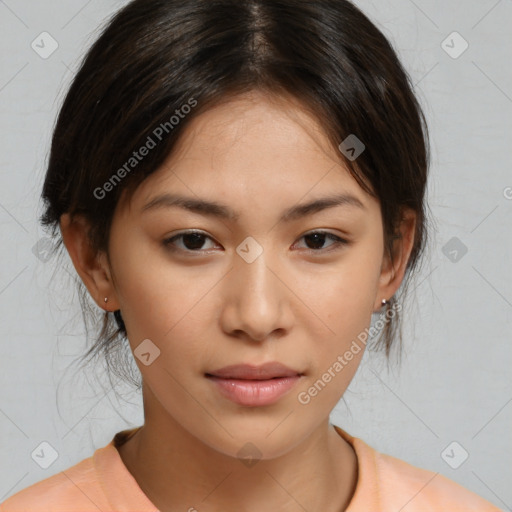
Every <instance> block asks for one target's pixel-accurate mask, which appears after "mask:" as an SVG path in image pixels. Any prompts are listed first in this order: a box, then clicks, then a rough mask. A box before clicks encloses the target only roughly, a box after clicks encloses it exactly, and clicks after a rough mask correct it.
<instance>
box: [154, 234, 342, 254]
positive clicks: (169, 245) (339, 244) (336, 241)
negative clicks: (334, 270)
mask: <svg viewBox="0 0 512 512" xmlns="http://www.w3.org/2000/svg"><path fill="white" fill-rule="evenodd" d="M194 234H196V235H202V236H203V237H204V238H209V239H210V240H212V238H211V237H209V236H208V235H205V234H204V233H202V232H201V231H183V232H182V233H179V234H177V235H174V236H173V237H171V238H167V239H165V240H164V241H163V245H164V246H165V247H166V248H167V249H169V250H170V251H172V252H182V253H201V252H205V250H201V249H200V250H192V249H181V248H177V247H175V246H173V242H174V241H175V240H177V239H179V238H183V237H184V236H186V235H194ZM317 234H319V235H326V237H327V238H329V239H331V240H332V241H333V242H334V243H333V244H331V245H330V246H329V247H328V248H327V249H306V250H307V251H308V252H310V253H326V252H330V251H332V250H336V249H341V248H342V247H343V246H345V245H348V244H349V243H350V242H349V241H348V240H345V239H343V238H340V237H339V236H336V235H334V234H333V233H329V232H328V231H321V230H319V231H310V232H309V233H306V234H305V235H302V236H301V237H300V239H302V238H304V237H306V236H310V235H317ZM300 239H299V240H300Z"/></svg>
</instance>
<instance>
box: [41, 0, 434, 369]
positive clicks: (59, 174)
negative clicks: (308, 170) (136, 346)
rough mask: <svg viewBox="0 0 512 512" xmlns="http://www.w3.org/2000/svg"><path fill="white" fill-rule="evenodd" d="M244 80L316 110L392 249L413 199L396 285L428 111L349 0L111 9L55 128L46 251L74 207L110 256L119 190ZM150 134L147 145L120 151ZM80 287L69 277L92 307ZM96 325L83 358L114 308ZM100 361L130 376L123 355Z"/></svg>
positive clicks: (192, 1)
mask: <svg viewBox="0 0 512 512" xmlns="http://www.w3.org/2000/svg"><path fill="white" fill-rule="evenodd" d="M255 89H257V90H261V91H264V92H266V93H268V94H269V95H270V94H274V95H275V94H277V95H283V96H288V97H292V98H295V99H296V100H298V101H299V102H300V104H301V105H302V106H303V108H304V109H306V110H307V111H308V112H310V113H311V114H312V115H314V116H315V118H316V119H318V121H319V122H320V124H321V126H322V127H323V129H324V131H325V133H326V135H327V136H328V138H329V140H330V141H331V143H332V145H333V147H335V148H336V149H337V151H338V154H339V158H340V162H342V163H343V164H345V165H346V166H347V168H348V169H349V170H350V172H351V174H352V175H353V176H354V178H355V179H356V180H357V181H358V183H359V184H360V185H361V187H363V189H364V190H366V191H367V192H368V193H370V194H372V195H373V196H374V197H376V198H378V200H379V202H380V206H381V212H382V218H383V228H384V239H385V244H386V250H387V251H389V254H390V255H391V256H392V255H393V240H394V237H395V235H396V233H397V228H398V225H399V222H400V218H401V209H402V208H403V207H408V208H412V209H413V210H414V211H415V212H416V214H417V225H416V233H415V242H414V247H413V250H412V254H411V256H410V259H409V262H408V265H407V272H406V278H405V279H404V283H402V286H401V287H400V292H401V293H404V292H405V288H406V286H407V283H408V281H409V276H410V271H411V269H413V268H414V267H417V266H418V262H419V260H420V256H421V255H422V253H423V250H424V246H425V242H426V234H427V230H426V225H427V223H426V205H425V202H424V195H425V189H426V182H427V171H428V167H429V145H428V131H427V124H426V121H425V117H424V114H423V112H422V110H421V107H420V105H419V102H418V101H417V99H416V97H415V94H414V92H413V89H414V88H413V85H412V83H411V79H410V77H409V76H408V74H407V72H406V71H405V70H404V68H403V67H402V65H401V63H400V61H399V59H398V57H397V54H396V53H395V51H394V49H393V47H392V45H391V44H390V42H389V41H388V40H387V39H386V37H385V36H384V35H383V33H382V32H381V31H380V30H379V29H378V28H377V27H376V26H375V25H374V24H373V23H372V22H371V21H370V20H369V19H368V18H367V17H366V16H365V15H364V14H363V13H362V12H361V11H360V10H359V9H358V8H357V7H355V6H354V5H353V4H352V3H350V2H349V1H347V0H243V1H240V0H134V1H131V2H130V3H128V4H127V5H126V6H125V7H124V8H122V9H121V10H120V11H119V12H118V13H116V14H115V15H114V16H113V18H112V19H111V20H110V21H109V22H108V24H107V26H106V28H105V29H104V30H103V31H102V33H101V35H100V37H99V38H98V39H97V41H96V42H95V43H94V44H93V46H92V47H91V48H90V50H89V51H88V53H87V55H86V56H85V58H84V60H83V62H82V64H81V67H80V69H79V71H78V72H77V74H76V76H75V78H74V80H73V82H72V84H71V86H70V88H69V91H68V92H67V95H66V97H65V100H64V103H63V105H62V108H61V110H60V113H59V115H58V119H57V122H56V126H55V129H54V133H53V138H52V144H51V152H50V158H49V163H48V169H47V173H46V178H45V182H44V188H43V192H42V198H43V200H44V204H45V210H44V213H43V214H42V215H41V223H42V224H43V226H44V227H47V228H48V227H51V228H52V231H51V234H52V236H53V237H54V239H55V240H56V245H55V250H57V249H59V248H61V246H62V239H61V237H60V231H59V229H58V226H59V219H60V217H61V215H62V214H64V213H66V212H68V213H70V214H71V215H72V216H74V215H82V216H84V217H85V219H86V220H87V221H88V222H89V224H90V226H91V230H90V240H91V244H92V246H93V247H94V248H95V249H96V250H101V251H105V252H106V253H107V255H108V240H109V232H110V226H111V221H112V217H113V213H114V210H115V208H116V205H117V203H118V200H119V197H120V194H121V193H122V192H125V193H126V194H127V195H128V197H129V195H130V194H131V193H133V191H134V190H135V189H136V187H137V186H138V185H139V184H140V183H141V182H142V181H143V180H144V179H145V178H146V177H147V176H149V175H150V174H151V173H153V172H154V171H155V170H156V169H157V168H158V167H159V166H160V165H161V164H162V163H163V161H164V160H165V159H166V158H167V157H168V155H169V154H170V153H171V152H172V150H173V147H174V146H175V145H176V142H177V140H178V138H179V137H180V135H181V134H182V133H183V130H185V129H186V127H187V125H188V124H189V123H190V121H191V120H192V119H193V118H195V117H197V116H198V115H200V114H201V113H202V112H204V111H205V110H207V109H208V108H210V107H212V106H214V105H217V104H219V103H220V102H224V101H229V100H230V99H232V98H233V97H234V96H236V95H238V94H242V93H244V92H248V91H251V90H255ZM186 105H188V106H189V107H187V108H186V109H185V108H184V106H186ZM192 105H193V107H192ZM178 118H179V119H178ZM156 133H157V134H159V135H160V137H157V136H156ZM351 134H355V135H356V136H357V138H358V139H359V140H361V141H362V142H363V143H364V145H365V146H366V149H365V150H364V152H363V153H362V154H361V155H360V156H359V157H358V158H357V159H356V160H351V159H349V158H347V157H346V156H345V154H344V153H343V152H342V151H339V150H338V147H339V145H340V143H341V142H342V141H344V140H345V139H346V138H347V137H348V136H349V135H351ZM148 137H150V138H152V140H153V142H154V143H156V145H155V146H154V147H153V148H152V149H151V150H150V151H149V152H147V154H146V155H145V156H144V157H143V158H141V159H140V160H137V161H135V160H130V159H132V158H134V157H133V152H134V151H136V150H138V149H139V148H141V147H143V146H145V145H147V144H148V140H149V139H148ZM128 162H130V164H129V165H127V163H128ZM122 169H124V172H123V171H122ZM116 176H117V177H116ZM86 295H87V293H86V291H85V289H84V287H83V286H81V299H82V307H83V311H84V312H86V311H87V313H90V312H91V308H90V305H89V309H87V308H88V306H87V304H86ZM394 299H395V300H397V297H394ZM387 307H393V302H391V303H389V304H388V306H387ZM84 314H85V313H84ZM86 316H87V315H86ZM86 323H87V322H86ZM96 325H97V326H98V322H96ZM397 325H401V324H400V323H399V315H398V312H397V313H396V315H395V316H394V318H392V319H390V320H389V321H387V322H386V326H385V329H384V330H383V331H382V333H381V336H380V338H379V343H380V345H379V347H378V348H380V347H384V348H385V352H386V356H387V357H388V358H389V352H390V348H391V345H392V343H393V340H394V339H395V338H396V337H397V333H398V337H399V341H400V344H401V341H402V339H401V337H402V334H401V329H397ZM98 330H99V332H98V333H97V335H96V336H95V342H94V345H93V346H92V347H91V348H90V349H89V351H88V352H87V354H86V355H85V356H84V357H89V356H91V355H93V354H97V353H100V352H103V354H104V356H106V359H107V361H110V358H111V356H112V355H115V354H116V352H117V351H116V350H114V349H115V348H116V347H117V348H119V345H120V344H121V343H123V342H124V341H126V331H125V329H124V323H123V320H122V316H121V313H120V312H119V311H118V312H116V314H115V316H114V317H112V315H111V314H109V313H105V316H104V318H103V322H102V326H101V329H99V328H98ZM112 361H113V360H112ZM111 367H112V369H113V370H114V371H115V372H116V373H117V374H118V375H120V376H122V377H123V376H124V377H125V378H127V377H128V375H127V374H126V373H125V372H124V369H123V365H119V364H115V362H114V364H112V365H111V364H110V362H109V369H111Z"/></svg>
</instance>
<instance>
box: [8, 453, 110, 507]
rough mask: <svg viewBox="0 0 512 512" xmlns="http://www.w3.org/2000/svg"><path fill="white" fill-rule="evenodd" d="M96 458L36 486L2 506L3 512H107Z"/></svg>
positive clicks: (37, 483)
mask: <svg viewBox="0 0 512 512" xmlns="http://www.w3.org/2000/svg"><path fill="white" fill-rule="evenodd" d="M107 508H108V504H106V503H105V497H104V494H103V492H102V491H101V486H100V485H99V482H98V478H97V476H96V470H95V467H94V464H93V456H91V457H89V458H87V459H84V460H82V461H81V462H79V463H78V464H76V465H74V466H72V467H70V468H68V469H66V470H64V471H61V472H60V473H57V474H55V475H53V476H50V477H48V478H45V479H44V480H41V481H39V482H36V483H34V484H32V485H30V486H29V487H26V488H25V489H22V490H21V491H19V492H17V493H16V494H14V495H12V496H10V497H9V498H8V499H7V500H5V501H4V502H2V503H0V512H43V511H44V512H69V511H70V510H80V511H81V512H93V511H94V512H97V511H98V510H103V511H106V510H107Z"/></svg>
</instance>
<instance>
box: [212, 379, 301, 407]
mask: <svg viewBox="0 0 512 512" xmlns="http://www.w3.org/2000/svg"><path fill="white" fill-rule="evenodd" d="M207 377H208V379H209V380H211V381H212V382H214V383H215V384H216V385H217V387H218V389H219V391H220V392H221V393H222V394H223V395H224V396H225V397H226V398H229V400H231V401H232V402H235V403H236V404H239V405H245V406H249V407H257V406H261V405H270V404H273V403H275V402H277V401H278V400H279V399H280V398H281V397H282V396H283V395H285V394H286V393H288V391H290V390H291V389H292V388H293V387H294V386H295V384H297V382H298V381H299V379H300V375H296V376H293V377H279V378H276V379H268V380H242V379H223V378H221V377H213V376H210V375H208V376H207Z"/></svg>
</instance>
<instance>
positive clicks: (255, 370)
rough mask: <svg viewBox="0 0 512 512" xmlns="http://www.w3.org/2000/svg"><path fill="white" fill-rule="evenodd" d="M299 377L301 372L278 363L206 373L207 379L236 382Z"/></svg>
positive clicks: (246, 365)
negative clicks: (232, 380)
mask: <svg viewBox="0 0 512 512" xmlns="http://www.w3.org/2000/svg"><path fill="white" fill-rule="evenodd" d="M299 375H302V374H301V372H299V371H297V370H293V369H291V368H288V367H287V366H285V365H283V364H281V363H278V362H270V363H265V364H263V365H261V366H254V365H249V364H236V365H231V366H225V367H224V368H220V369H219V370H215V371H212V372H208V373H206V376H207V377H219V378H223V379H238V380H269V379H276V378H282V377H296V376H299Z"/></svg>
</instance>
